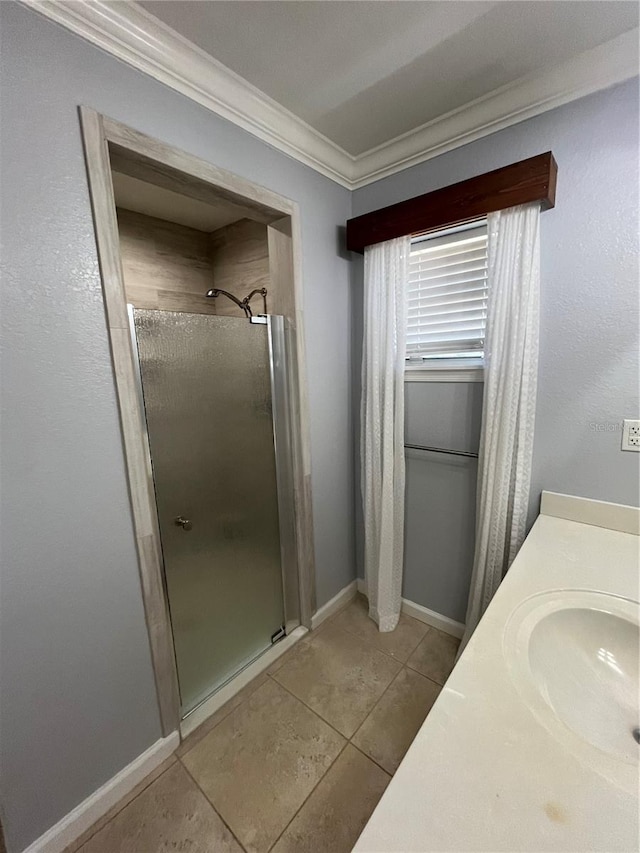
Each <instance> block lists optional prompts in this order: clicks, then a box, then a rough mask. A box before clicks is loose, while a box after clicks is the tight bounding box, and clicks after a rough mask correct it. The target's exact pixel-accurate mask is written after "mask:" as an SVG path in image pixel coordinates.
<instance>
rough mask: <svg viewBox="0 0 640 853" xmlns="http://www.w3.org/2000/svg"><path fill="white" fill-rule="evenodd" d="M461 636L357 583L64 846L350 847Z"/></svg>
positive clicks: (94, 850)
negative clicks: (395, 617)
mask: <svg viewBox="0 0 640 853" xmlns="http://www.w3.org/2000/svg"><path fill="white" fill-rule="evenodd" d="M458 644H459V641H458V640H456V639H455V638H453V637H451V636H449V635H448V634H444V633H442V632H441V631H438V630H436V629H435V628H431V627H428V626H427V625H425V624H423V623H422V622H418V621H417V620H415V619H412V618H410V617H408V616H405V615H402V616H401V618H400V623H399V625H398V627H397V628H396V630H395V631H393V632H392V633H390V634H380V633H379V632H378V630H377V628H376V626H375V625H374V623H373V622H372V621H371V620H370V619H369V618H368V616H367V607H366V600H365V599H364V598H363V597H362V596H358V597H357V598H356V599H355V600H354V601H352V602H351V603H350V604H348V605H347V606H346V607H345V608H344V609H343V610H341V611H340V612H339V613H337V614H335V616H333V617H332V618H331V619H329V620H327V621H326V622H325V623H323V624H322V625H321V626H320V627H319V628H318V629H317V630H315V631H313V632H312V633H310V634H309V635H308V636H307V637H305V638H304V639H303V640H301V641H300V642H298V643H297V644H296V645H295V646H294V647H293V648H292V649H291V650H290V651H289V652H287V653H286V654H284V655H283V656H282V657H281V658H279V659H278V660H277V661H276V662H275V663H274V665H273V666H272V667H271V668H270V669H268V670H267V671H266V672H264V673H263V674H261V675H259V676H258V677H257V678H255V679H254V680H253V681H252V682H250V683H249V684H248V685H247V686H246V687H244V688H243V689H242V690H241V691H240V693H238V694H237V695H236V696H235V697H233V699H231V700H230V701H229V702H228V703H227V704H226V705H224V706H223V707H222V708H220V709H219V710H218V711H217V712H216V713H215V714H214V715H213V716H212V717H210V718H209V719H208V720H206V721H205V722H204V723H203V724H202V725H201V726H200V727H199V728H197V729H196V730H195V731H194V732H193V733H192V734H190V735H189V736H188V737H187V738H186V739H185V740H184V741H183V742H182V743H181V745H180V747H179V748H178V750H177V751H176V753H175V754H174V755H173V756H172V757H171V758H170V759H168V760H167V761H166V762H165V763H164V764H163V765H161V766H160V767H158V768H157V769H156V770H155V771H154V773H152V774H151V775H150V776H148V777H147V778H146V779H145V780H144V781H143V782H142V783H140V785H138V786H137V788H136V789H134V791H132V792H131V793H130V794H129V795H128V796H127V797H126V798H125V799H124V800H122V801H121V802H120V803H118V804H117V805H116V806H115V807H114V808H113V809H112V810H111V811H110V812H109V813H108V814H107V815H105V817H103V818H102V819H101V820H100V821H98V822H97V823H96V824H95V825H94V826H93V827H91V828H90V829H89V830H87V832H85V833H84V835H83V836H82V837H81V838H80V839H78V840H77V841H76V842H75V843H74V844H73V845H72V846H70V847H68V848H67V851H65V853H158V851H169V850H189V851H190V853H211V851H216V853H218V851H220V853H242V851H246V853H268V851H274V853H341V851H345V853H346V852H347V851H350V850H351V848H352V847H353V845H354V844H355V842H356V840H357V838H358V836H359V834H360V832H361V831H362V829H363V827H364V825H365V823H366V822H367V820H368V819H369V817H370V815H371V813H372V812H373V810H374V808H375V806H376V804H377V803H378V800H379V799H380V797H381V796H382V794H383V792H384V790H385V788H386V786H387V784H388V783H389V781H390V779H391V776H392V775H393V774H394V772H395V771H396V769H397V767H398V765H399V764H400V761H401V760H402V758H403V756H404V754H405V752H406V750H407V748H408V747H409V745H410V744H411V741H412V740H413V738H414V737H415V735H416V733H417V731H418V729H419V728H420V726H421V724H422V722H423V721H424V719H425V717H426V716H427V714H428V713H429V710H430V709H431V706H432V705H433V703H434V702H435V700H436V699H437V696H438V693H439V692H440V690H441V687H442V685H443V684H444V682H445V680H446V678H447V677H448V675H449V673H450V671H451V669H452V668H453V663H454V658H455V654H456V651H457V648H458Z"/></svg>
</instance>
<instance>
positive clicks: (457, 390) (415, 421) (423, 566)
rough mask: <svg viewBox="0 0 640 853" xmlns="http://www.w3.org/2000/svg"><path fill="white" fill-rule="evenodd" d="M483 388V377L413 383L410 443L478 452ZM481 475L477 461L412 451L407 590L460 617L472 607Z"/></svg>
mask: <svg viewBox="0 0 640 853" xmlns="http://www.w3.org/2000/svg"><path fill="white" fill-rule="evenodd" d="M482 389H483V385H482V383H480V382H406V383H405V439H406V441H407V443H408V444H421V445H428V446H430V447H443V448H449V449H452V450H467V451H471V452H473V453H477V452H478V444H479V441H480V423H481V420H482ZM477 473H478V463H477V461H476V460H475V459H469V458H466V457H464V456H447V455H445V454H443V453H425V452H423V451H418V450H407V454H406V478H407V482H406V516H405V552H404V578H403V588H402V594H403V595H404V597H405V598H408V599H409V601H415V602H417V603H418V604H422V605H424V606H425V607H428V608H429V609H430V610H435V612H436V613H442V615H443V616H448V617H449V618H450V619H455V620H456V622H464V618H465V614H466V611H467V598H468V592H469V581H470V579H471V568H472V566H473V547H474V543H475V518H476V479H477ZM443 531H446V534H445V535H443Z"/></svg>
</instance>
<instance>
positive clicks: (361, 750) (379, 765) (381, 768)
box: [349, 741, 395, 781]
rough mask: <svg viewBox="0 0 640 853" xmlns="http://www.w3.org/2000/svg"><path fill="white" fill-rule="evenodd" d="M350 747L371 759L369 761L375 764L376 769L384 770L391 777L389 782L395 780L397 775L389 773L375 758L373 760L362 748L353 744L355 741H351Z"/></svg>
mask: <svg viewBox="0 0 640 853" xmlns="http://www.w3.org/2000/svg"><path fill="white" fill-rule="evenodd" d="M349 745H350V746H352V747H353V748H354V749H355V750H357V751H358V752H359V753H360V755H363V756H364V757H365V758H367V759H369V761H370V762H371V763H372V764H375V765H376V767H378V768H379V769H380V770H382V772H383V773H385V774H386V775H387V776H388V777H389V781H391V780H392V779H393V777H394V776H395V773H389V771H388V770H387V769H386V767H383V766H382V764H380V762H379V761H376V759H375V758H372V757H371V756H370V755H368V754H367V753H366V752H365V751H364V750H363V749H360V747H359V746H358V745H357V744H355V743H353V741H349Z"/></svg>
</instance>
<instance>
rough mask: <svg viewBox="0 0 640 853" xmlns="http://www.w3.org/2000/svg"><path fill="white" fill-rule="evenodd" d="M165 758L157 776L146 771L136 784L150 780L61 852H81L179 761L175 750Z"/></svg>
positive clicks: (114, 806)
mask: <svg viewBox="0 0 640 853" xmlns="http://www.w3.org/2000/svg"><path fill="white" fill-rule="evenodd" d="M171 759H173V760H171ZM165 760H166V761H168V762H169V763H168V764H167V766H166V767H165V769H164V770H163V771H162V773H158V775H157V776H153V771H151V773H148V774H147V775H146V776H145V777H144V778H143V779H141V780H140V782H138V785H142V784H143V783H144V782H146V780H147V779H148V778H149V777H151V776H153V778H152V779H150V780H149V782H147V783H146V785H144V786H143V787H142V788H141V789H140V790H139V791H138V793H137V794H136V795H135V796H134V797H131V799H130V800H127V802H126V803H124V805H123V806H121V807H120V808H119V809H118V810H117V811H116V812H114V813H113V814H112V815H111V817H110V818H109V820H107V821H105V823H103V824H102V826H101V827H99V828H98V829H96V830H95V831H94V832H92V833H91V835H89V836H87V837H86V838H85V839H84V840H83V841H82V843H81V844H78V841H79V839H80V838H82V835H84V834H85V833H87V832H89V831H90V830H91V829H92V828H93V827H94V826H96V824H98V823H100V820H101V819H102V818H104V815H103V816H102V818H98V820H96V821H94V822H93V824H92V825H91V826H89V827H87V829H85V831H84V833H82V835H79V836H78V838H77V839H76V840H75V841H72V842H71V843H70V844H67V846H66V847H65V848H64V850H63V851H62V853H81V851H82V848H83V847H84V846H85V844H88V843H89V841H91V839H92V838H95V837H96V835H98V833H100V832H102V830H103V829H106V828H107V827H108V826H109V824H110V823H112V822H113V821H114V820H115V819H116V818H117V817H118V815H119V814H121V813H122V812H123V811H124V810H125V809H126V808H127V807H128V806H130V805H131V804H132V803H135V801H136V800H137V799H138V797H139V796H140V795H141V794H144V792H145V791H146V790H147V788H150V787H151V785H153V783H154V782H157V781H158V780H159V779H161V778H162V777H163V776H164V774H165V773H166V772H167V771H168V770H171V768H172V767H173V765H174V764H176V762H178V761H179V758H178V756H177V755H176V754H175V752H172V753H171V755H170V756H169V758H167V759H165ZM127 796H128V795H127V794H125V795H124V796H123V797H121V799H120V800H118V803H119V802H121V800H125V799H126V798H127ZM118 803H115V804H114V805H113V806H112V807H111V808H112V809H114V808H116V807H117V805H118Z"/></svg>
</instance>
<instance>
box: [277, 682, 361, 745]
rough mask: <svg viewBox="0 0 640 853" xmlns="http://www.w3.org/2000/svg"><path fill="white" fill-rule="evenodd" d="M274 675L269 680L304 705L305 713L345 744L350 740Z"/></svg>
mask: <svg viewBox="0 0 640 853" xmlns="http://www.w3.org/2000/svg"><path fill="white" fill-rule="evenodd" d="M276 675H277V673H275V674H274V675H270V676H269V678H270V679H271V680H272V681H274V682H275V683H276V684H277V685H278V687H281V688H282V689H283V690H284V691H285V693H288V694H289V696H292V697H293V698H294V699H295V700H296V701H297V702H300V704H301V705H304V707H305V708H306V709H307V711H311V713H312V714H313V715H314V716H315V717H317V718H318V719H319V720H320V721H321V722H323V723H324V724H325V726H329V728H330V729H332V730H333V731H334V732H335V733H336V734H338V735H340V737H341V738H343V739H344V740H345V741H347V743H348V742H349V740H350V738H349V737H348V736H347V735H345V734H343V733H342V732H341V731H339V730H338V729H337V728H336V727H335V726H334V725H333V723H330V722H329V721H328V720H325V718H324V717H322V716H320V714H319V713H318V712H317V711H315V710H314V709H313V708H312V707H311V706H310V705H307V703H306V702H305V701H304V700H303V699H301V698H300V697H299V696H296V694H295V693H293V692H292V691H291V690H289V688H288V687H285V686H284V684H281V683H280V682H279V681H278V679H277V678H276V677H275V676H276Z"/></svg>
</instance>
